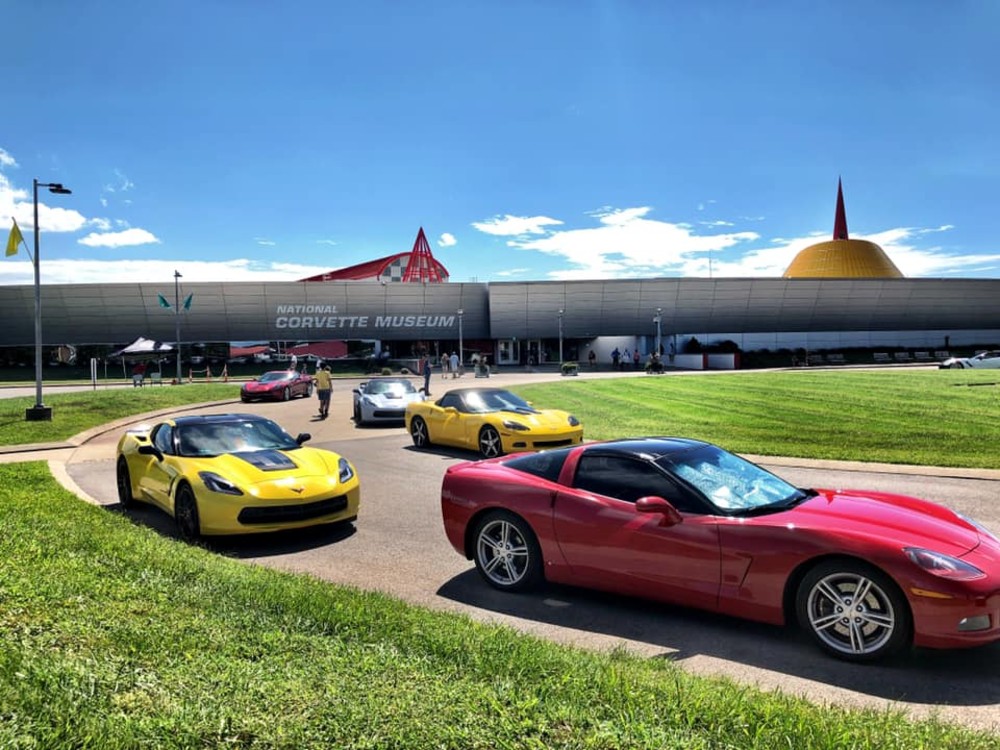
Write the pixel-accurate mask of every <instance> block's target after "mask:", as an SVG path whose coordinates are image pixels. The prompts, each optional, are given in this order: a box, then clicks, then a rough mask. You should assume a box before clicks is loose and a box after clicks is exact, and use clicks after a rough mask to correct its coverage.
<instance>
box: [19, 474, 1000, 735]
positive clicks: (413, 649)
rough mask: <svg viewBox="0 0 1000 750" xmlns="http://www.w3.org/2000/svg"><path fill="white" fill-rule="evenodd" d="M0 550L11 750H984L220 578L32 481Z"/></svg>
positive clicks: (426, 614)
mask: <svg viewBox="0 0 1000 750" xmlns="http://www.w3.org/2000/svg"><path fill="white" fill-rule="evenodd" d="M40 500H43V501H41V502H40ZM0 550H2V553H0V634H2V647H0V747H2V748H5V749H10V750H22V749H24V750H27V749H28V748H32V749H35V748H41V749H44V750H61V749H62V748H94V749H95V750H118V749H124V748H157V749H158V750H159V749H163V748H167V749H169V748H268V749H269V750H270V749H277V748H289V749H290V750H291V749H294V750H302V749H306V748H324V749H325V748H372V749H375V748H378V749H379V750H381V749H383V748H414V749H415V750H423V749H424V748H456V749H461V750H466V749H468V748H484V749H485V748H537V749H542V748H601V749H603V748H609V749H610V748H685V749H692V748H698V749H704V750H708V749H709V748H711V749H720V750H721V749H723V748H731V749H733V750H757V749H760V750H763V749H764V748H768V749H770V748H789V749H793V750H809V749H811V748H824V749H829V750H834V749H836V750H841V749H844V748H851V749H854V750H867V749H872V750H874V749H876V748H878V749H898V750H917V749H919V748H925V749H926V750H950V749H956V750H958V749H959V748H960V749H961V750H979V749H980V748H982V749H985V748H997V747H998V746H1000V740H998V738H997V737H995V736H991V735H987V734H983V733H975V732H972V731H968V730H965V729H961V728H956V727H952V726H948V725H943V724H940V723H936V722H933V721H922V722H910V721H906V720H905V719H903V718H902V716H901V715H900V714H898V713H895V712H891V711H848V710H842V709H838V708H829V707H828V708H821V707H817V706H813V705H811V704H809V703H807V702H805V701H803V700H799V699H795V698H791V697H788V696H784V695H781V694H778V693H762V692H758V691H756V690H754V689H752V688H750V687H746V686H741V685H737V684H736V683H733V682H729V681H725V680H712V679H705V678H697V677H694V676H691V675H689V674H687V673H685V672H684V671H683V670H682V669H680V668H678V667H676V666H674V665H673V664H671V663H670V662H669V661H667V660H664V659H640V658H637V657H633V656H630V655H628V654H626V653H624V652H616V653H613V654H598V653H591V652H587V651H582V650H575V649H572V648H569V647H565V646H560V645H557V644H553V643H548V642H545V641H540V640H537V639H534V638H531V637H527V636H523V635H519V634H517V633H515V632H514V631H513V630H510V629H507V628H503V627H496V626H488V625H484V624H478V623H475V622H473V621H471V620H469V619H467V618H464V617H460V616H456V615H450V614H445V613H438V612H431V611H427V610H424V609H420V608H415V607H410V606H406V605H404V604H403V603H401V602H399V601H396V600H393V599H390V598H388V597H385V596H382V595H379V594H374V593H368V592H362V591H356V590H352V589H348V588H344V587H337V586H332V585H329V584H326V583H324V582H322V581H319V580H316V579H313V578H309V577H305V576H297V575H292V574H286V573H281V572H278V571H275V570H271V569H267V568H263V567H259V566H255V565H248V564H246V563H242V562H239V561H236V560H231V559H227V558H225V557H222V556H220V555H217V554H213V553H211V552H208V551H206V550H204V549H202V548H198V547H192V546H188V545H185V544H182V543H180V542H177V541H174V540H171V539H167V538H164V537H162V536H160V535H158V534H157V533H155V532H154V531H152V530H150V529H148V528H145V527H142V526H136V525H134V524H133V523H131V522H130V521H129V520H128V519H127V518H126V517H124V516H121V515H118V514H116V513H113V512H109V511H107V510H104V509H100V508H97V507H94V506H91V505H88V504H86V503H83V502H80V501H79V500H78V499H77V498H75V497H73V496H72V495H71V494H70V493H68V492H66V491H65V490H63V489H62V488H61V487H59V486H58V485H57V484H56V483H55V482H54V481H53V479H52V478H51V476H50V475H49V473H48V470H47V467H46V466H45V465H44V464H43V463H27V464H13V465H5V466H0ZM817 658H824V657H820V656H817ZM858 668H859V669H863V667H858Z"/></svg>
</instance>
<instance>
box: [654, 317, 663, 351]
mask: <svg viewBox="0 0 1000 750" xmlns="http://www.w3.org/2000/svg"><path fill="white" fill-rule="evenodd" d="M662 313H663V308H660V307H658V308H656V317H655V318H653V322H654V323H656V356H657V357H659V356H660V346H661V344H660V321H661V320H662V319H663V314H662Z"/></svg>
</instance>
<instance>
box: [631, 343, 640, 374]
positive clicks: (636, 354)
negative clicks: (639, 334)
mask: <svg viewBox="0 0 1000 750" xmlns="http://www.w3.org/2000/svg"><path fill="white" fill-rule="evenodd" d="M640 359H641V358H640V357H639V348H638V347H636V350H635V351H634V352H632V369H633V370H638V369H639V360H640Z"/></svg>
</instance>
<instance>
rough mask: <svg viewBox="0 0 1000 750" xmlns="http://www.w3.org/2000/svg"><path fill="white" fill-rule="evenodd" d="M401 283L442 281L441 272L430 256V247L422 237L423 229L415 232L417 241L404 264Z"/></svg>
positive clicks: (424, 237)
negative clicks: (404, 268)
mask: <svg viewBox="0 0 1000 750" xmlns="http://www.w3.org/2000/svg"><path fill="white" fill-rule="evenodd" d="M403 281H417V282H420V281H424V282H426V281H435V282H440V281H444V279H442V278H441V272H440V271H438V266H437V261H436V260H434V256H433V255H432V254H431V246H430V244H428V242H427V237H426V236H424V228H423V227H420V231H419V232H417V240H416V242H414V243H413V251H412V252H411V253H410V260H409V262H408V263H407V264H406V270H405V271H404V272H403Z"/></svg>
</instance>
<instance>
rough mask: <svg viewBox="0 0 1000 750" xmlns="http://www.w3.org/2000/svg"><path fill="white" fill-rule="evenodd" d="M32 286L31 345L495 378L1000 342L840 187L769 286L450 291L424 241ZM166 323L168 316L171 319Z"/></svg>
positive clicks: (12, 318) (957, 294)
mask: <svg viewBox="0 0 1000 750" xmlns="http://www.w3.org/2000/svg"><path fill="white" fill-rule="evenodd" d="M34 291H35V290H34V287H33V286H28V285H24V286H2V287H0V315H2V319H3V320H4V321H5V324H4V326H3V327H2V328H0V347H25V346H31V345H33V344H34V340H35V339H34ZM174 292H175V285H174V283H171V282H169V281H166V280H165V281H163V282H147V283H107V284H43V285H42V286H41V307H42V316H41V317H42V331H43V344H44V345H45V346H46V347H56V346H61V345H74V346H79V345H109V346H120V345H122V344H124V343H127V342H129V341H133V340H134V339H136V338H137V337H139V336H143V337H146V338H151V339H156V340H161V341H169V342H173V341H175V340H176V338H177V336H176V331H177V330H179V331H180V341H181V345H182V347H185V346H188V345H190V344H191V343H193V342H245V341H274V342H307V341H333V340H339V341H373V342H377V346H378V347H379V348H381V347H386V348H388V349H389V351H390V352H392V354H393V356H394V357H407V356H411V355H412V354H413V352H414V350H415V347H417V346H422V347H424V348H425V349H426V350H427V351H430V352H431V353H432V354H434V353H439V352H442V351H445V350H448V349H454V348H456V347H462V346H463V344H464V345H465V349H466V352H468V351H469V349H470V348H472V347H470V343H469V342H475V348H476V349H477V350H479V351H482V350H483V348H484V347H487V346H488V347H489V351H488V352H486V353H489V354H491V355H492V358H493V362H494V363H496V364H499V365H507V364H524V363H526V362H528V361H531V360H533V361H535V362H538V361H540V360H541V361H544V360H545V359H549V360H550V361H553V360H555V358H556V357H557V356H558V354H557V348H558V350H559V351H562V352H563V355H564V358H565V359H570V358H579V359H583V358H584V357H585V356H586V354H587V351H588V350H589V349H594V350H595V351H596V352H597V354H598V356H599V357H600V358H601V361H606V359H607V355H609V354H610V352H611V350H612V348H614V347H616V346H631V347H632V348H633V349H634V348H639V349H640V351H641V353H642V354H643V355H645V354H647V353H648V352H650V351H652V350H653V349H654V348H655V347H656V346H657V344H658V343H659V345H660V349H661V351H662V350H663V349H664V342H669V344H670V345H672V347H673V348H675V349H676V351H677V352H682V351H684V348H685V345H686V343H687V342H688V341H689V340H690V339H691V338H697V339H698V341H699V342H701V343H702V344H708V345H711V344H713V343H715V342H720V341H730V342H734V343H735V344H736V346H737V347H739V349H740V350H742V351H744V352H748V351H755V350H763V349H767V350H771V351H778V350H782V349H799V348H803V349H807V350H811V351H815V350H823V349H841V348H857V347H874V348H912V349H928V350H936V349H942V348H948V346H949V345H950V346H952V347H961V346H973V345H996V344H998V343H1000V279H929V278H921V279H908V278H905V277H903V275H902V274H901V273H900V272H899V270H898V269H897V268H896V266H895V265H894V264H893V262H892V260H891V259H890V258H889V257H888V256H887V255H886V254H885V253H884V251H883V250H882V249H881V248H880V247H879V246H878V245H875V244H874V243H871V242H867V241H864V240H853V239H850V238H849V237H848V233H847V222H846V216H845V211H844V205H843V194H842V191H841V190H840V189H839V187H838V199H837V210H836V216H835V222H834V236H833V238H832V239H831V240H827V241H824V242H820V243H817V244H815V245H811V246H810V247H807V248H805V249H803V250H802V251H801V252H800V253H799V254H798V255H797V256H796V258H795V259H794V260H793V261H792V263H791V264H790V265H789V267H788V269H787V271H786V272H785V274H784V275H783V276H782V277H781V278H649V279H617V280H593V281H525V282H501V283H495V282H490V283H473V282H452V281H450V279H449V274H448V272H447V269H446V268H445V267H444V266H443V265H442V264H441V263H440V262H439V261H438V260H437V259H436V258H434V257H433V254H432V253H431V250H430V246H429V244H428V243H427V240H426V237H425V235H424V231H423V229H422V228H421V229H420V231H419V232H418V235H417V239H416V242H415V243H414V247H413V249H412V250H411V251H410V252H408V253H397V254H395V255H390V256H387V257H385V258H380V259H377V260H373V261H369V262H367V263H364V264H360V265H358V266H352V267H350V268H344V269H339V270H335V271H330V272H329V273H325V274H320V275H318V276H313V277H310V278H307V279H302V280H300V281H285V282H195V283H185V284H184V285H183V295H184V298H185V300H187V301H188V302H189V304H186V305H181V304H180V298H178V299H176V300H174V301H173V302H171V303H170V305H169V307H165V306H164V304H163V301H164V300H167V301H168V302H169V301H170V300H172V299H173V296H174ZM178 316H179V319H178Z"/></svg>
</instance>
